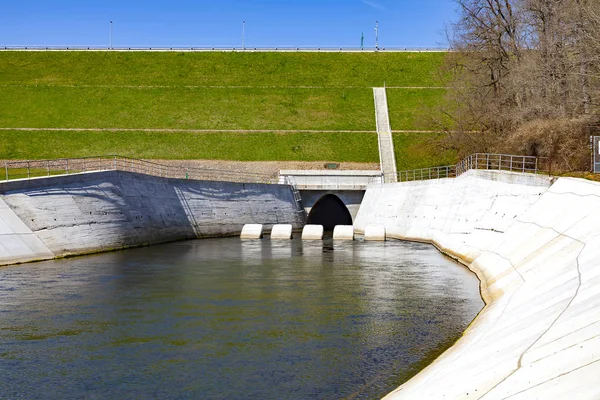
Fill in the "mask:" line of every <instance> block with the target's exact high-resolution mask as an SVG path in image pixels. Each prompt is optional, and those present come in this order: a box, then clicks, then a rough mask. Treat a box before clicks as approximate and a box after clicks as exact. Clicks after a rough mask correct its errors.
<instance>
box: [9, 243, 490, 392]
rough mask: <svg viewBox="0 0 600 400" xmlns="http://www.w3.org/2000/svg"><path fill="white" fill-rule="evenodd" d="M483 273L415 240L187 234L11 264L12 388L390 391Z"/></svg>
mask: <svg viewBox="0 0 600 400" xmlns="http://www.w3.org/2000/svg"><path fill="white" fill-rule="evenodd" d="M482 306H483V302H482V301H481V299H480V298H479V294H478V281H477V279H476V278H475V277H474V276H473V275H472V274H471V273H470V272H468V271H467V270H465V269H464V268H463V267H461V266H459V265H457V264H455V263H453V262H452V261H451V260H449V259H447V258H445V257H444V256H442V255H441V254H439V253H438V252H437V251H436V250H435V249H434V248H433V247H431V246H428V245H424V244H416V243H402V242H385V243H376V242H360V241H355V242H344V243H333V242H332V241H330V240H329V241H324V242H311V243H308V242H305V243H303V242H302V241H299V240H292V241H279V242H270V241H269V240H261V241H241V240H239V239H218V240H201V241H189V242H181V243H176V244H170V245H164V246H156V247H150V248H142V249H135V250H128V251H122V252H115V253H108V254H102V255H95V256H89V257H81V258H73V259H68V260H60V261H51V262H43V263H37V264H29V265H19V266H13V267H7V268H2V269H0V315H2V319H1V324H0V368H2V371H3V373H2V374H3V379H1V380H0V393H3V396H6V397H8V398H16V397H29V398H81V397H106V398H123V397H133V398H147V397H165V398H173V397H176V398H227V399H231V398H261V399H269V398H272V399H279V398H298V399H303V398H319V399H338V398H357V399H358V398H365V399H370V398H377V397H381V396H382V395H384V394H385V393H387V392H389V391H391V390H393V389H394V388H395V387H396V386H398V385H399V384H400V383H402V382H403V381H404V380H406V379H407V378H408V377H410V376H411V375H412V374H414V373H415V372H417V371H418V370H419V369H420V368H422V367H423V366H424V365H426V363H427V362H429V361H431V360H432V359H433V358H434V357H436V356H437V355H438V354H439V353H440V352H441V351H442V350H443V349H445V348H447V347H448V346H450V345H451V344H452V343H453V342H454V341H455V340H456V339H457V338H458V337H459V336H460V335H461V332H462V331H463V330H464V329H465V328H466V327H467V325H468V324H469V323H470V322H471V320H472V319H473V318H474V317H475V315H476V314H477V312H478V311H479V310H480V309H481V307H482Z"/></svg>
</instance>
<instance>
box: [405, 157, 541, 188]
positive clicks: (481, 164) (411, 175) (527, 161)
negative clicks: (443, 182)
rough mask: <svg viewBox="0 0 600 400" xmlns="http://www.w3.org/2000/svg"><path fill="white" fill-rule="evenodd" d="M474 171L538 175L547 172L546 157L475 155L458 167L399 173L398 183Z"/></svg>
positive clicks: (450, 176)
mask: <svg viewBox="0 0 600 400" xmlns="http://www.w3.org/2000/svg"><path fill="white" fill-rule="evenodd" d="M472 169H482V170H497V171H509V172H520V173H530V174H537V173H540V172H547V171H548V170H549V168H548V166H547V159H546V158H545V157H534V156H519V155H513V154H491V153H474V154H471V155H470V156H467V157H466V158H464V159H463V160H461V161H460V162H459V163H458V164H456V165H444V166H441V167H431V168H420V169H414V170H407V171H399V172H398V173H397V179H398V182H408V181H420V180H429V179H441V178H456V177H457V176H460V175H462V174H464V173H465V172H467V171H469V170H472Z"/></svg>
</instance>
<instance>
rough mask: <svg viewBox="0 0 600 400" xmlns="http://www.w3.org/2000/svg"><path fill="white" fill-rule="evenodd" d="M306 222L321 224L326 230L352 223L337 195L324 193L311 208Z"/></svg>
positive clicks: (348, 213)
mask: <svg viewBox="0 0 600 400" xmlns="http://www.w3.org/2000/svg"><path fill="white" fill-rule="evenodd" d="M306 223H307V224H311V225H312V224H314V225H323V228H324V229H325V230H326V231H333V228H335V227H336V226H337V225H352V215H350V211H348V208H347V207H346V205H345V204H344V202H343V201H342V200H340V198H339V197H337V196H336V195H334V194H326V195H325V196H323V197H321V198H320V199H319V200H317V202H316V203H315V205H314V206H313V207H312V208H311V210H310V213H309V214H308V219H307V221H306Z"/></svg>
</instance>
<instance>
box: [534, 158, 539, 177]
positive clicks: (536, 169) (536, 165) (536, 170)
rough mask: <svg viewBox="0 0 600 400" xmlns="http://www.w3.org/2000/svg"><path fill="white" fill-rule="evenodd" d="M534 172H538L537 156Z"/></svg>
mask: <svg viewBox="0 0 600 400" xmlns="http://www.w3.org/2000/svg"><path fill="white" fill-rule="evenodd" d="M534 173H536V174H537V173H538V159H537V157H536V158H535V170H534Z"/></svg>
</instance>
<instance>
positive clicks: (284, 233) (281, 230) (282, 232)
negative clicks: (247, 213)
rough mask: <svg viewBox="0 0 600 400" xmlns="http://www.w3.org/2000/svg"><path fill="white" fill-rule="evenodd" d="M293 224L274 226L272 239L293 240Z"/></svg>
mask: <svg viewBox="0 0 600 400" xmlns="http://www.w3.org/2000/svg"><path fill="white" fill-rule="evenodd" d="M292 229H293V227H292V224H278V225H273V228H272V229H271V239H284V240H286V239H288V240H289V239H291V238H292Z"/></svg>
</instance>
